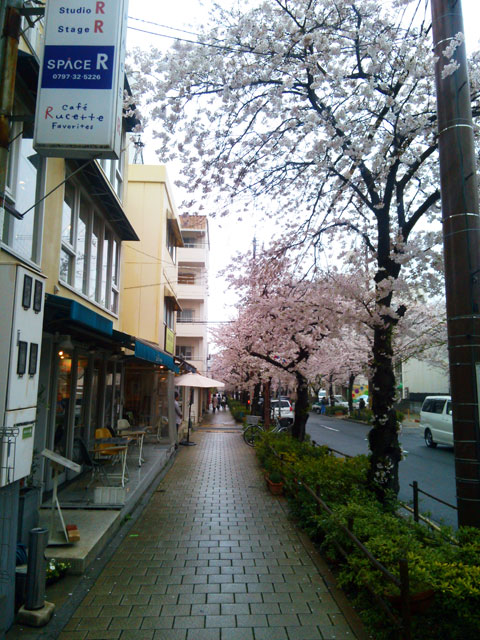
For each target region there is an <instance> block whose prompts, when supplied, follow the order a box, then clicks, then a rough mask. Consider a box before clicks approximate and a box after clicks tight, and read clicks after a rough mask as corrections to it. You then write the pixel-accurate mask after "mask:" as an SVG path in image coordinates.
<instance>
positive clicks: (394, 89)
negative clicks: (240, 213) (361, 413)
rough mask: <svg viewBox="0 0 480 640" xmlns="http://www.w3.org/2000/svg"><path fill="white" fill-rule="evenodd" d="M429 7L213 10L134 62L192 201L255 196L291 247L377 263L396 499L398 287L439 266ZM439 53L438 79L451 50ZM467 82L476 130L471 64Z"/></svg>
mask: <svg viewBox="0 0 480 640" xmlns="http://www.w3.org/2000/svg"><path fill="white" fill-rule="evenodd" d="M425 5H426V3H425V2H423V1H421V0H385V1H383V2H379V1H378V0H265V1H264V2H259V3H258V4H257V3H254V4H253V5H251V4H250V5H249V4H248V3H247V4H246V5H244V7H245V8H243V9H242V8H237V7H234V8H231V9H223V8H222V7H220V6H218V5H216V6H215V8H214V11H213V17H212V24H211V25H210V26H209V27H206V28H205V29H202V30H201V31H200V33H199V38H198V40H199V42H200V43H201V45H198V44H177V45H176V46H175V48H174V49H173V50H172V51H171V52H169V53H168V54H167V55H163V54H161V53H159V52H155V51H152V52H149V53H148V54H145V53H140V52H137V53H136V54H135V55H134V56H133V59H132V60H133V62H132V64H133V67H134V68H136V69H137V70H138V71H139V74H138V76H137V80H138V82H137V90H139V91H141V92H142V93H143V94H144V95H145V96H148V97H149V100H150V104H151V105H152V110H151V116H152V118H153V119H154V120H155V121H156V123H157V124H158V126H159V131H158V134H157V135H158V141H159V153H160V156H161V158H162V160H168V159H171V158H178V157H179V158H180V159H181V160H182V162H183V169H184V173H185V180H184V186H185V187H186V188H188V189H190V190H191V191H192V192H196V193H197V194H199V197H200V200H201V199H202V198H204V197H205V195H208V194H211V193H212V192H215V193H218V194H219V195H218V204H217V207H218V212H219V213H220V214H225V215H227V214H228V213H229V211H230V210H231V209H232V199H234V200H235V199H236V200H238V201H240V202H241V203H242V202H243V203H245V207H246V208H247V209H248V207H249V206H251V205H250V202H249V200H248V199H247V197H246V196H247V194H250V195H252V196H254V197H256V198H257V202H259V201H262V202H263V205H264V207H265V208H266V209H267V210H268V216H269V217H272V216H273V215H277V216H278V219H279V220H282V221H283V223H284V228H285V229H286V234H285V237H287V238H288V239H289V244H290V245H297V246H298V245H300V244H302V243H307V244H308V245H309V246H312V247H313V248H314V249H315V250H319V249H321V248H322V247H325V246H331V244H332V241H333V238H334V237H336V236H335V234H337V235H340V237H341V239H342V241H343V242H344V243H345V246H346V248H348V245H349V243H350V242H351V239H352V238H353V237H356V238H358V239H359V241H361V243H362V244H363V248H362V255H363V251H365V253H366V254H368V257H369V259H370V260H372V261H373V263H372V264H373V265H374V269H373V273H372V276H373V282H374V296H375V297H374V305H375V310H374V314H373V316H372V318H373V340H372V344H373V346H372V354H371V359H370V360H371V363H372V383H373V385H372V386H373V388H372V397H373V403H372V407H373V413H374V421H373V429H372V431H371V432H370V435H369V444H370V448H371V452H372V455H371V470H370V481H371V482H372V484H373V485H374V486H375V487H376V489H377V493H378V495H379V497H380V498H383V497H384V496H385V495H386V493H387V492H388V491H394V492H398V486H399V485H398V462H399V460H400V458H401V449H400V446H399V442H398V424H397V421H396V415H395V411H394V409H393V402H394V398H395V376H394V369H393V343H392V340H393V334H394V332H395V328H396V326H397V324H398V322H399V320H400V319H401V318H402V316H403V315H404V314H405V311H406V305H405V303H404V301H403V299H402V291H401V289H399V288H398V287H397V286H396V284H397V281H398V279H399V277H400V275H401V273H402V272H404V271H405V270H406V269H409V270H410V273H411V274H415V273H416V274H418V275H421V276H422V277H423V275H428V276H431V275H432V274H434V273H435V264H436V262H437V261H438V254H436V253H435V252H434V251H432V246H433V245H432V239H431V235H430V229H429V226H430V225H431V224H433V223H434V222H435V220H438V209H437V205H438V202H439V198H440V191H439V185H438V167H437V162H438V161H437V153H436V152H437V130H436V121H437V118H436V105H435V96H434V78H433V59H432V53H431V48H432V45H431V34H430V24H429V18H428V16H427V13H425V14H422V11H425V10H428V8H427V7H426V6H425ZM460 39H461V35H460V36H459V40H460ZM444 55H445V70H446V72H447V73H448V72H449V71H450V69H453V68H454V65H455V47H448V49H447V48H446V49H445V53H444ZM471 69H472V77H471V87H472V100H473V101H474V116H475V117H477V116H478V95H479V93H478V91H479V81H478V77H479V74H478V57H477V58H475V59H474V60H472V66H471ZM225 196H228V197H227V198H225ZM420 223H421V224H420ZM352 242H353V241H352ZM356 246H357V248H359V245H358V244H357V245H356Z"/></svg>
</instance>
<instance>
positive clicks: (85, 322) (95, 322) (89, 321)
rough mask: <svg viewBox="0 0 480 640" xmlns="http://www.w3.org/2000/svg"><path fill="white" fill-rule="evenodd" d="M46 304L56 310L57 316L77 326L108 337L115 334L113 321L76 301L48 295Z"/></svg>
mask: <svg viewBox="0 0 480 640" xmlns="http://www.w3.org/2000/svg"><path fill="white" fill-rule="evenodd" d="M46 304H47V307H48V308H50V309H52V311H53V310H55V311H56V312H57V314H60V317H61V316H63V317H64V318H65V319H68V320H72V322H75V323H76V324H79V325H81V326H83V327H87V328H88V329H93V330H94V331H97V332H98V333H102V334H103V335H106V336H111V335H112V333H113V322H112V321H111V320H109V319H108V318H105V316H102V315H100V314H99V313H96V312H95V311H92V309H89V308H88V307H85V306H84V305H83V304H80V303H79V302H77V301H76V300H71V299H70V298H63V297H62V296H56V295H53V294H47V298H46Z"/></svg>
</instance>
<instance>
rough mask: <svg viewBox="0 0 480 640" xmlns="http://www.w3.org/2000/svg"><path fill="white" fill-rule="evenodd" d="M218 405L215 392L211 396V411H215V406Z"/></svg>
mask: <svg viewBox="0 0 480 640" xmlns="http://www.w3.org/2000/svg"><path fill="white" fill-rule="evenodd" d="M217 407H218V398H217V396H216V394H215V395H214V396H213V398H212V410H213V413H215V410H216V408H217Z"/></svg>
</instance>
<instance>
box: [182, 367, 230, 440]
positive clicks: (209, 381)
mask: <svg viewBox="0 0 480 640" xmlns="http://www.w3.org/2000/svg"><path fill="white" fill-rule="evenodd" d="M174 384H175V386H177V387H192V388H193V387H196V388H197V389H198V388H199V389H209V388H210V387H224V386H225V385H224V383H223V382H219V381H218V380H214V379H213V378H207V377H205V376H201V375H200V374H199V373H184V374H183V375H182V376H178V377H177V378H175V380H174ZM192 403H193V398H192V396H191V395H190V403H189V408H188V429H187V439H186V440H182V441H181V442H180V444H183V445H187V446H190V445H194V444H196V443H195V442H191V441H190V429H191V427H192Z"/></svg>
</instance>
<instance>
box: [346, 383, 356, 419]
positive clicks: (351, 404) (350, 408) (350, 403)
mask: <svg viewBox="0 0 480 640" xmlns="http://www.w3.org/2000/svg"><path fill="white" fill-rule="evenodd" d="M354 383H355V374H354V373H351V374H350V375H349V376H348V396H347V400H348V411H349V412H350V413H352V411H353V400H352V394H353V385H354Z"/></svg>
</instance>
